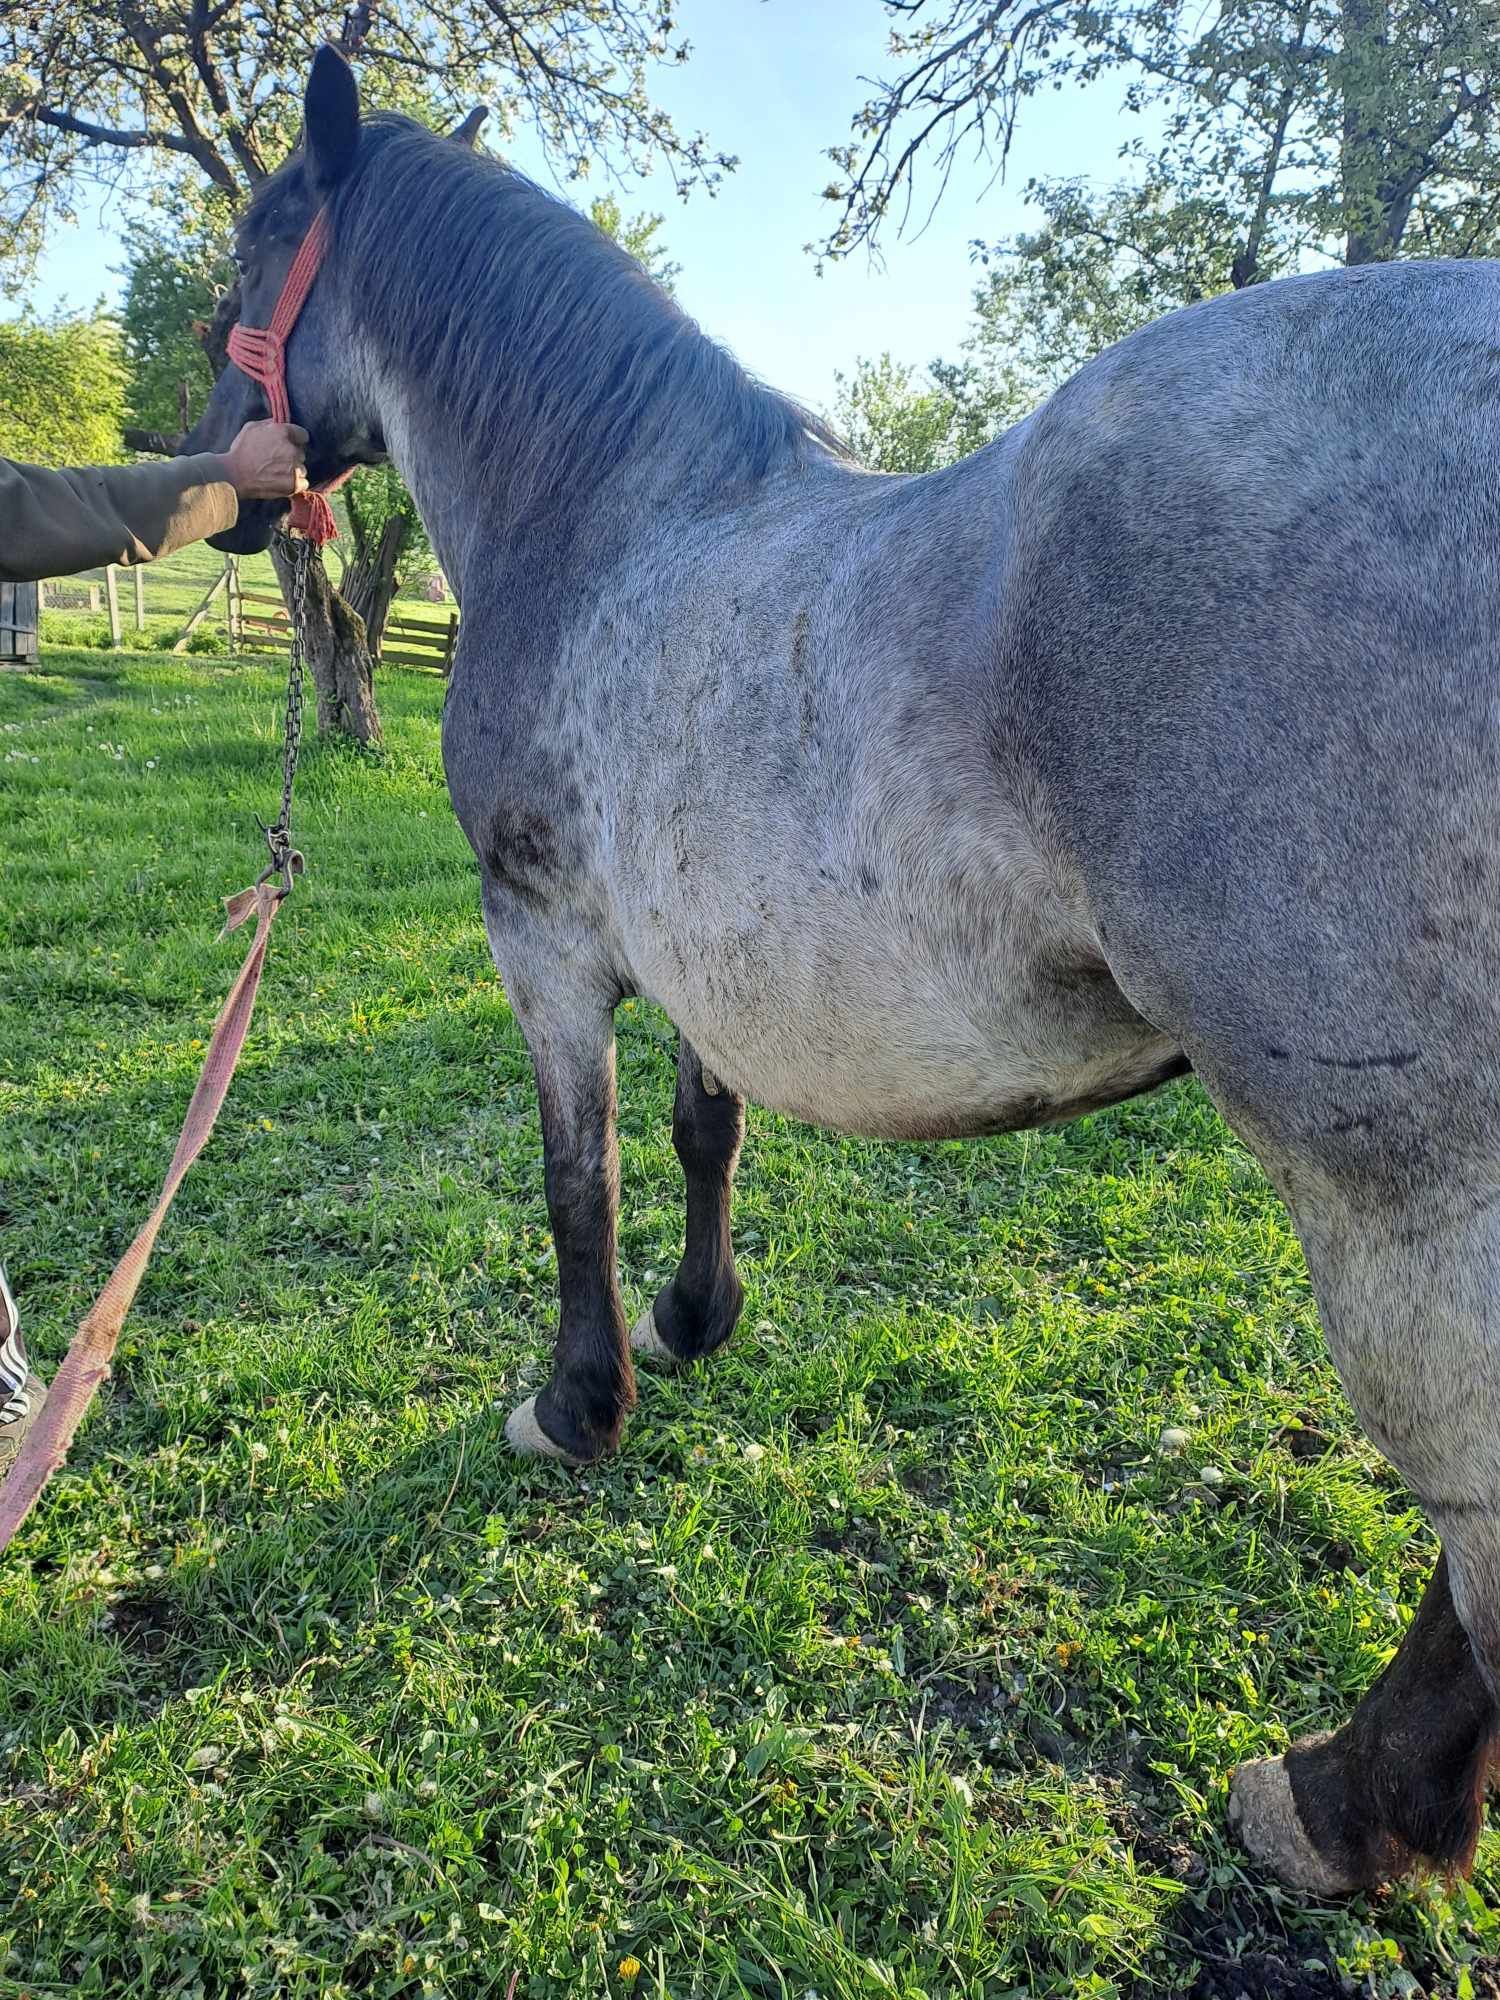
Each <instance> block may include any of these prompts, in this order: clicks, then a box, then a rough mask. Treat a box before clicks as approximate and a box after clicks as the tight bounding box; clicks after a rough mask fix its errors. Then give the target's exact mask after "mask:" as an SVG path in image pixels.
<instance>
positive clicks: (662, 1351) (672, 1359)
mask: <svg viewBox="0 0 1500 2000" xmlns="http://www.w3.org/2000/svg"><path fill="white" fill-rule="evenodd" d="M630 1350H631V1352H632V1353H633V1354H644V1355H645V1356H646V1357H647V1359H648V1360H651V1361H664V1362H665V1363H666V1364H667V1366H668V1367H669V1368H675V1367H676V1366H677V1356H676V1355H675V1354H674V1353H673V1352H672V1350H671V1348H670V1347H668V1345H667V1343H666V1342H665V1341H664V1340H663V1339H662V1337H661V1335H660V1334H659V1333H658V1332H657V1330H656V1313H655V1311H654V1310H653V1308H652V1307H650V1306H647V1308H646V1310H645V1311H644V1312H643V1313H642V1314H641V1316H640V1318H639V1319H638V1320H637V1321H636V1323H635V1325H634V1326H633V1327H632V1328H631V1329H630Z"/></svg>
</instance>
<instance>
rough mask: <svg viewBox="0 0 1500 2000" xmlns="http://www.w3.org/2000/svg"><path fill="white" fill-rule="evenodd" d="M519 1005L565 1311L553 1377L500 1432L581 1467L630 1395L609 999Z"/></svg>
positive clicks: (603, 1447)
mask: <svg viewBox="0 0 1500 2000" xmlns="http://www.w3.org/2000/svg"><path fill="white" fill-rule="evenodd" d="M512 998H513V1000H514V998H515V995H514V994H513V995H512ZM516 1011H517V1014H518V1017H519V1018H520V1021H521V1026H522V1028H523V1030H524V1031H525V1035H526V1040H527V1044H528V1046H529V1047H530V1049H531V1057H532V1061H533V1063H534V1064H535V1066H536V1081H537V1094H538V1096H539V1098H540V1100H541V1110H542V1146H543V1149H544V1153H545V1158H546V1185H547V1212H548V1214H549V1216H550V1217H551V1220H552V1241H553V1244H554V1246H555V1248H556V1251H557V1283H558V1295H559V1306H560V1310H559V1316H558V1327H557V1345H556V1347H555V1349H554V1351H553V1358H552V1379H551V1381H550V1382H549V1383H548V1384H547V1386H546V1388H545V1389H543V1390H542V1391H541V1392H540V1394H538V1395H535V1396H528V1397H527V1399H526V1401H525V1402H524V1403H522V1404H521V1405H520V1407H519V1408H518V1409H516V1410H514V1411H512V1413H511V1416H510V1420H509V1421H508V1423H507V1424H506V1426H505V1435H506V1437H507V1438H508V1439H509V1441H510V1443H511V1445H512V1447H513V1448H514V1449H515V1450H516V1451H518V1452H522V1453H525V1454H532V1455H535V1454H541V1455H544V1456H546V1457H549V1458H561V1459H565V1460H567V1461H568V1462H569V1463H570V1464H574V1465H581V1464H584V1463H585V1462H586V1461H587V1460H589V1459H592V1458H598V1457H600V1456H601V1455H602V1454H603V1453H605V1452H608V1451H612V1450H613V1449H614V1448H615V1446H616V1445H617V1444H618V1443H619V1440H620V1429H621V1426H622V1425H623V1423H624V1421H625V1418H626V1416H627V1415H628V1414H629V1411H630V1408H631V1406H632V1404H633V1403H634V1401H635V1376H634V1371H633V1370H632V1368H631V1363H630V1347H629V1344H628V1341H627V1339H626V1332H625V1313H624V1308H623V1306H622V1305H621V1303H620V1287H619V1282H618V1279H617V1277H616V1274H615V1239H616V1223H617V1216H618V1210H619V1201H620V1171H619V1159H618V1155H617V1153H616V1148H615V1035H614V1008H613V1005H612V1003H611V1002H610V1001H608V1000H606V999H604V998H603V997H602V996H593V997H590V998H586V999H585V998H577V999H569V1000H568V1001H567V1002H566V1003H565V1004H559V1003H551V1004H542V1003H539V1002H536V1001H529V1002H528V1003H527V1004H526V1005H524V1006H520V1005H518V1006H517V1009H516Z"/></svg>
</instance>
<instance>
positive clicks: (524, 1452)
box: [505, 1396, 583, 1467]
mask: <svg viewBox="0 0 1500 2000" xmlns="http://www.w3.org/2000/svg"><path fill="white" fill-rule="evenodd" d="M505 1442H506V1443H507V1444H508V1445H509V1446H510V1448H511V1450H512V1451H513V1452H514V1453H515V1454H516V1456H517V1458H555V1459H558V1460H560V1461H561V1463H562V1464H564V1465H571V1466H575V1467H576V1466H579V1465H581V1464H582V1463H583V1460H582V1459H580V1458H574V1457H573V1455H572V1453H571V1452H566V1451H564V1450H563V1448H562V1446H561V1445H560V1444H554V1443H553V1442H552V1440H551V1438H549V1437H548V1435H547V1433H546V1432H545V1431H544V1430H543V1429H542V1427H541V1425H540V1424H539V1423H538V1422H537V1420H536V1397H535V1396H528V1397H527V1398H526V1401H525V1402H524V1403H521V1404H518V1405H517V1407H516V1408H515V1409H513V1410H512V1411H511V1413H510V1415H509V1416H508V1417H507V1418H506V1420H505Z"/></svg>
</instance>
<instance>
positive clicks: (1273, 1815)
mask: <svg viewBox="0 0 1500 2000" xmlns="http://www.w3.org/2000/svg"><path fill="white" fill-rule="evenodd" d="M1229 1824H1230V1826H1231V1827H1232V1828H1233V1829H1234V1832H1235V1833H1236V1835H1237V1836H1238V1838H1239V1842H1240V1845H1241V1846H1242V1847H1243V1848H1244V1850H1245V1852H1246V1853H1247V1854H1248V1855H1249V1856H1250V1857H1251V1859H1252V1860H1254V1861H1258V1862H1259V1863H1260V1865H1261V1867H1262V1868H1266V1869H1269V1870H1270V1872H1271V1873H1272V1874H1273V1875H1279V1876H1280V1877H1281V1879H1282V1881H1283V1882H1285V1883H1286V1885H1287V1887H1288V1888H1290V1889H1301V1890H1303V1891H1304V1892H1305V1893H1306V1894H1308V1895H1311V1896H1352V1895H1353V1894H1354V1893H1355V1891H1356V1890H1357V1889H1361V1888H1363V1887H1364V1886H1365V1885H1364V1884H1363V1883H1362V1882H1357V1881H1355V1880H1354V1879H1353V1878H1352V1877H1351V1876H1348V1875H1346V1874H1345V1873H1344V1872H1343V1870H1342V1869H1340V1868H1334V1867H1330V1865H1329V1864H1328V1862H1326V1861H1325V1860H1324V1859H1323V1857H1322V1855H1321V1854H1319V1852H1318V1850H1317V1848H1315V1847H1314V1846H1313V1844H1312V1842H1311V1840H1309V1839H1308V1837H1307V1831H1306V1828H1305V1827H1304V1826H1303V1824H1302V1819H1301V1815H1300V1814H1299V1813H1298V1811H1297V1801H1296V1800H1295V1799H1294V1798H1293V1796H1292V1781H1291V1779H1290V1777H1289V1776H1288V1775H1287V1768H1286V1759H1285V1758H1284V1757H1257V1758H1255V1759H1254V1761H1253V1762H1251V1763H1249V1764H1241V1766H1240V1767H1239V1769H1238V1770H1237V1771H1236V1772H1235V1774H1234V1776H1233V1778H1232V1779H1231V1780H1230V1783H1229Z"/></svg>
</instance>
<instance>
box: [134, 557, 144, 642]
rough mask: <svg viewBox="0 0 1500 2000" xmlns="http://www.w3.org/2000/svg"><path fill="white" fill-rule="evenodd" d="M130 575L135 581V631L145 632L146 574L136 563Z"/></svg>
mask: <svg viewBox="0 0 1500 2000" xmlns="http://www.w3.org/2000/svg"><path fill="white" fill-rule="evenodd" d="M130 574H131V576H132V577H133V578H134V579H135V629H136V631H137V632H144V631H145V629H146V572H145V570H144V569H143V568H142V567H141V565H140V564H139V563H135V564H133V565H132V567H131V571H130Z"/></svg>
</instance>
